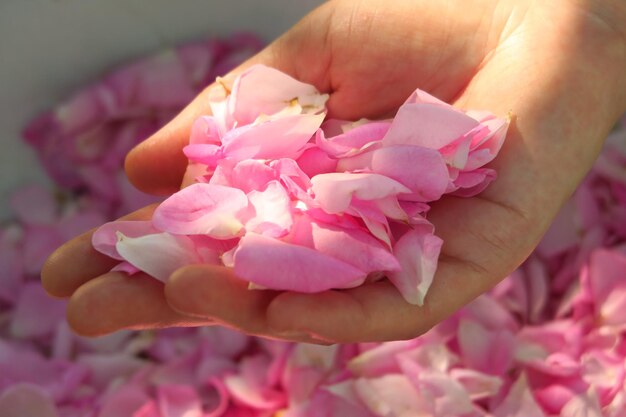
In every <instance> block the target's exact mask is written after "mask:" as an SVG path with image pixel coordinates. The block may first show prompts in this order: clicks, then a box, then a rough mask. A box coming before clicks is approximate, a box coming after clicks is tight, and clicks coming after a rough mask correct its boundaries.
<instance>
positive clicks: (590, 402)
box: [559, 391, 605, 417]
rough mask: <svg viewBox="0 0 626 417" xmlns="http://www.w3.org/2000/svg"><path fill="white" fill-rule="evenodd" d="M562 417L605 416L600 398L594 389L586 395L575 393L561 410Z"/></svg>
mask: <svg viewBox="0 0 626 417" xmlns="http://www.w3.org/2000/svg"><path fill="white" fill-rule="evenodd" d="M559 416H561V417H603V416H605V414H604V413H603V412H602V408H601V407H600V404H598V398H597V397H596V395H595V393H594V392H593V391H590V392H589V393H587V394H586V395H575V396H574V397H573V398H572V399H571V400H570V401H568V403H567V404H565V406H564V407H563V409H562V410H561V413H560V414H559Z"/></svg>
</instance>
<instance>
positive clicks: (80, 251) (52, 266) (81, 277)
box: [41, 205, 156, 297]
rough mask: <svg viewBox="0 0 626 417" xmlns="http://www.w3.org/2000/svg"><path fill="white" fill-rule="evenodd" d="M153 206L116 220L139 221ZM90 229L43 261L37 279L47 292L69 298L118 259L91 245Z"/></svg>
mask: <svg viewBox="0 0 626 417" xmlns="http://www.w3.org/2000/svg"><path fill="white" fill-rule="evenodd" d="M155 207H156V206H155V205H151V206H147V207H144V208H142V209H140V210H137V211H135V212H133V213H131V214H129V215H127V216H124V217H122V218H120V219H119V220H143V219H147V218H149V217H150V216H151V215H152V212H153V211H154V209H155ZM95 230H96V229H92V230H90V231H88V232H85V233H83V234H82V235H80V236H78V237H76V238H74V239H72V240H70V241H69V242H67V243H65V244H64V245H63V246H61V247H60V248H59V249H57V250H56V251H54V253H53V254H52V255H50V257H49V258H48V259H47V260H46V263H45V264H44V266H43V268H42V270H41V281H42V284H43V287H44V289H45V290H46V291H47V292H48V294H50V295H52V296H55V297H69V296H71V295H72V294H73V293H74V291H76V290H77V289H78V287H80V286H81V285H83V284H84V283H86V282H87V281H89V280H91V279H93V278H95V277H98V276H100V275H102V274H105V273H107V272H109V271H110V270H111V268H113V267H114V266H115V265H117V264H118V263H119V261H117V260H115V259H111V258H109V257H108V256H106V255H103V254H101V253H100V252H98V251H96V250H95V249H94V248H93V245H92V244H91V236H92V235H93V233H94V232H95Z"/></svg>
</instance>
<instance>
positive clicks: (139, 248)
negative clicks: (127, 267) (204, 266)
mask: <svg viewBox="0 0 626 417" xmlns="http://www.w3.org/2000/svg"><path fill="white" fill-rule="evenodd" d="M115 248H116V249H117V252H118V253H119V254H120V256H122V257H123V258H124V259H125V260H126V261H127V262H129V263H130V264H132V265H133V266H135V267H137V268H138V269H140V270H142V271H143V272H145V273H146V274H148V275H150V276H152V277H154V278H156V279H158V280H159V281H162V282H166V281H167V280H168V279H169V277H170V275H171V274H172V273H173V272H174V271H176V270H177V269H179V268H181V267H183V266H185V265H192V264H197V263H201V259H200V256H199V255H198V254H197V252H196V250H195V245H194V244H193V242H192V241H191V239H190V238H189V237H187V236H176V235H172V234H169V233H158V234H152V235H145V236H141V237H136V238H132V237H128V236H124V234H123V233H121V232H118V241H117V244H116V245H115Z"/></svg>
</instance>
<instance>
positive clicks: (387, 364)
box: [347, 339, 420, 377]
mask: <svg viewBox="0 0 626 417" xmlns="http://www.w3.org/2000/svg"><path fill="white" fill-rule="evenodd" d="M419 344H420V342H419V341H418V340H416V339H411V340H406V341H405V340H400V341H392V342H386V343H381V344H380V345H378V346H377V347H375V348H373V349H370V350H368V351H365V352H363V353H361V354H360V355H358V356H356V357H354V358H353V359H352V360H351V361H350V362H349V363H348V366H347V368H348V369H349V370H350V371H351V372H352V373H354V374H355V375H356V376H360V377H376V376H381V375H384V374H390V373H399V372H400V367H399V365H398V360H397V354H398V353H402V352H405V351H409V350H411V349H413V348H415V347H416V346H419Z"/></svg>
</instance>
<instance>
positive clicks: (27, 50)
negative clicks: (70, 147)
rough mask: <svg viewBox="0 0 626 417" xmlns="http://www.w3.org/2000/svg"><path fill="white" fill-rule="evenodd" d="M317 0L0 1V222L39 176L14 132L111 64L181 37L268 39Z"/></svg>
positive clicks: (317, 2) (32, 157) (41, 179)
mask: <svg viewBox="0 0 626 417" xmlns="http://www.w3.org/2000/svg"><path fill="white" fill-rule="evenodd" d="M320 3H322V1H321V0H0V143H1V144H2V147H1V148H0V219H2V218H6V217H7V216H8V210H7V204H6V203H7V202H6V200H7V196H8V195H9V193H10V191H11V190H13V189H15V188H16V187H17V186H19V185H23V184H27V183H32V182H39V183H45V182H46V180H45V177H44V175H43V173H42V171H41V169H40V168H39V166H38V163H37V160H36V158H35V156H34V153H32V152H31V150H30V149H28V148H27V147H26V146H25V145H22V143H21V139H20V131H21V129H22V127H23V126H24V125H25V124H26V123H27V121H28V120H30V119H31V118H32V117H33V116H35V115H36V114H37V113H39V112H41V111H43V110H46V109H48V108H50V107H51V106H53V105H54V104H56V103H58V102H60V101H61V100H63V99H64V98H66V97H68V96H69V95H70V94H71V93H72V92H73V91H75V90H76V89H78V88H80V87H81V86H83V85H86V84H88V83H89V82H92V81H94V80H97V79H98V78H99V77H100V76H101V75H103V74H104V73H106V72H107V71H108V70H110V69H112V68H114V67H115V66H116V65H119V64H123V63H125V62H127V61H128V60H132V59H133V58H136V57H138V56H140V55H142V54H149V53H152V52H155V51H157V50H159V49H161V48H163V47H166V46H171V45H175V44H177V43H180V42H183V41H185V40H193V39H201V38H205V37H208V36H211V35H228V34H229V33H231V32H233V31H236V30H246V29H247V30H251V31H254V32H256V33H258V34H260V35H261V36H262V37H263V38H264V39H265V40H266V41H270V40H271V39H273V38H275V37H276V36H278V35H280V34H281V33H282V32H284V31H285V30H287V29H288V28H289V27H290V26H291V25H293V24H294V23H296V22H297V21H298V20H299V19H300V18H301V17H302V16H304V15H305V14H306V13H307V12H308V11H309V10H311V9H313V8H314V7H315V6H316V5H318V4H320Z"/></svg>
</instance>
